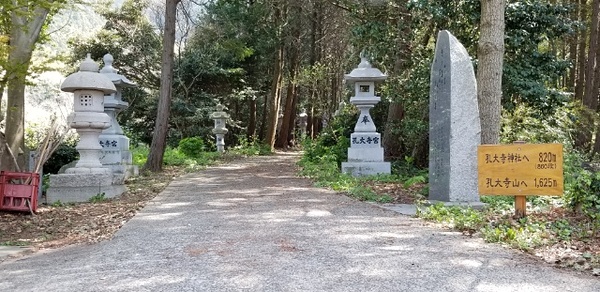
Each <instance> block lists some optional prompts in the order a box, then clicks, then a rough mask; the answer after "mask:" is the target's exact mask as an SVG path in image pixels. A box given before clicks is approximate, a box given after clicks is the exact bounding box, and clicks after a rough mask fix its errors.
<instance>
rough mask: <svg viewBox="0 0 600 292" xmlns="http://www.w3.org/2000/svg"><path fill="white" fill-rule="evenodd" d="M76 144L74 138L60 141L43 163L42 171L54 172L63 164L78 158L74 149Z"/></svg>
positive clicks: (77, 153)
mask: <svg viewBox="0 0 600 292" xmlns="http://www.w3.org/2000/svg"><path fill="white" fill-rule="evenodd" d="M76 144H77V143H76V141H74V140H73V141H65V142H62V143H61V144H60V145H59V146H58V148H57V149H56V151H54V153H52V155H50V158H49V159H48V161H46V163H44V173H47V174H50V173H51V174H56V173H58V171H59V170H60V168H61V167H63V166H64V165H66V164H68V163H71V162H73V161H75V160H77V159H79V152H77V149H75V146H76Z"/></svg>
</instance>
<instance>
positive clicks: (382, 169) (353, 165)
mask: <svg viewBox="0 0 600 292" xmlns="http://www.w3.org/2000/svg"><path fill="white" fill-rule="evenodd" d="M342 172H343V173H347V174H350V175H352V176H354V177H358V176H367V175H376V174H390V173H391V165H390V163H389V162H342Z"/></svg>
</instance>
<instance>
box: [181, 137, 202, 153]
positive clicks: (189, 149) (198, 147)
mask: <svg viewBox="0 0 600 292" xmlns="http://www.w3.org/2000/svg"><path fill="white" fill-rule="evenodd" d="M205 148H206V146H205V145H204V141H203V140H202V138H200V137H189V138H184V139H181V141H179V146H178V147H177V149H178V150H179V151H180V152H181V153H183V154H184V155H185V156H187V157H191V158H198V157H200V155H201V153H202V152H203V151H204V150H205Z"/></svg>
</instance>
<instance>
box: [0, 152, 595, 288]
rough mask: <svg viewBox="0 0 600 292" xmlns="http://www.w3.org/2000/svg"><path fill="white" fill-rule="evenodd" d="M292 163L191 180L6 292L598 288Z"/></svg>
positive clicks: (12, 282)
mask: <svg viewBox="0 0 600 292" xmlns="http://www.w3.org/2000/svg"><path fill="white" fill-rule="evenodd" d="M297 158H298V156H297V154H291V153H287V154H286V153H279V154H278V155H276V156H269V157H252V158H248V159H244V160H242V161H236V162H234V163H230V164H226V165H222V166H217V167H212V168H209V169H207V170H204V171H201V172H199V173H194V174H188V175H185V176H183V177H181V178H179V179H177V180H176V181H174V182H173V183H171V185H170V186H169V187H167V188H166V189H165V191H164V192H163V193H161V194H160V195H159V196H158V197H156V198H155V199H154V200H153V201H151V202H150V203H149V204H148V206H147V207H146V208H144V209H143V210H142V211H141V212H140V213H138V215H136V216H135V217H134V218H133V219H132V220H131V221H129V222H128V223H127V224H125V226H124V227H123V228H122V229H121V230H120V231H119V232H118V233H117V234H116V236H115V237H114V239H112V240H110V241H105V242H102V243H99V244H95V245H87V246H73V247H68V248H63V249H58V250H53V251H48V252H43V253H37V254H34V255H31V256H28V257H24V258H19V259H15V260H9V261H6V262H4V263H2V264H0V291H428V292H431V291H535V292H540V291H578V292H582V291H600V279H598V278H592V277H588V276H584V275H579V274H574V273H572V272H567V271H563V270H559V269H555V268H553V267H550V266H547V265H545V264H543V263H540V262H537V261H534V260H532V259H531V258H529V257H527V256H525V255H522V254H520V253H516V252H513V251H510V250H507V249H504V248H501V247H499V246H496V245H489V244H484V243H483V242H482V241H481V240H479V239H471V238H465V237H463V236H462V235H460V234H458V233H454V232H448V231H444V230H440V229H435V228H432V227H428V226H426V225H425V224H423V223H422V222H421V221H420V220H417V219H413V218H410V217H407V216H403V215H399V214H397V213H395V212H392V211H389V210H385V209H382V208H379V207H377V206H374V205H372V204H368V203H363V202H357V201H355V200H353V199H350V198H347V197H346V196H343V195H340V194H336V193H334V192H331V191H327V190H322V189H317V188H314V187H312V186H311V183H310V182H309V181H308V180H305V179H301V178H298V177H296V176H295V167H294V162H295V161H296V159H297Z"/></svg>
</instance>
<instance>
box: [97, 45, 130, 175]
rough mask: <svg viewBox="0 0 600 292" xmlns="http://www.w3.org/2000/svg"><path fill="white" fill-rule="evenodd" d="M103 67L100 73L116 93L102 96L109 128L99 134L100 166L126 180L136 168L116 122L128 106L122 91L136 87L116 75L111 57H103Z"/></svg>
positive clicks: (119, 126) (125, 139) (125, 138)
mask: <svg viewBox="0 0 600 292" xmlns="http://www.w3.org/2000/svg"><path fill="white" fill-rule="evenodd" d="M103 60H104V67H103V68H102V69H101V70H100V73H102V74H103V75H105V76H106V77H108V79H110V81H112V83H113V84H114V85H115V87H116V89H117V92H114V93H111V94H107V95H105V96H104V112H105V113H106V114H107V115H108V116H109V117H110V119H111V122H110V127H108V128H107V129H104V131H102V134H100V137H99V142H100V146H102V156H101V159H100V161H101V162H102V165H104V166H106V167H109V168H110V169H111V170H112V171H113V172H114V173H120V174H123V175H124V176H125V178H128V177H130V176H133V175H137V174H138V169H137V166H135V165H133V159H132V156H131V152H130V151H129V138H127V136H125V135H124V134H123V129H122V128H121V125H119V122H118V121H117V115H118V114H119V112H121V111H122V110H124V109H126V108H127V107H128V106H129V103H127V102H125V101H123V98H122V90H123V88H125V87H136V86H137V85H136V84H135V83H133V82H131V81H129V79H127V78H126V77H125V76H123V75H121V74H118V73H117V70H116V69H115V68H114V67H113V65H112V64H113V61H114V59H113V56H112V55H110V54H106V55H104V58H103Z"/></svg>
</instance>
